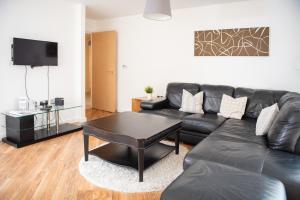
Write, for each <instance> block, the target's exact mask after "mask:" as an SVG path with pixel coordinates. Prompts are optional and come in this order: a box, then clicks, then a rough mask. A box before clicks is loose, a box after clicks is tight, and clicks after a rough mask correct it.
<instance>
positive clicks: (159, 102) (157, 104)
mask: <svg viewBox="0 0 300 200" xmlns="http://www.w3.org/2000/svg"><path fill="white" fill-rule="evenodd" d="M167 107H168V99H166V98H164V99H155V100H148V101H142V102H141V108H142V109H143V110H157V109H163V108H167Z"/></svg>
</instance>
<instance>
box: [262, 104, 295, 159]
mask: <svg viewBox="0 0 300 200" xmlns="http://www.w3.org/2000/svg"><path fill="white" fill-rule="evenodd" d="M268 142H269V146H270V148H272V149H278V150H282V151H288V152H291V153H296V154H300V101H289V102H287V103H285V104H284V105H283V106H282V108H281V109H280V112H279V114H278V116H277V118H276V119H275V121H274V122H273V124H272V126H271V128H270V130H269V132H268Z"/></svg>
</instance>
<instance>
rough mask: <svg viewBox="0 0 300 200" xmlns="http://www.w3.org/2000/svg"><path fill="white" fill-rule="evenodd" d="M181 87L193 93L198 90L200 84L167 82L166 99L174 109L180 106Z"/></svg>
mask: <svg viewBox="0 0 300 200" xmlns="http://www.w3.org/2000/svg"><path fill="white" fill-rule="evenodd" d="M183 89H185V90H187V91H189V92H190V93H191V94H193V95H195V94H197V93H198V92H200V85H199V84H194V83H169V84H168V87H167V99H168V100H169V105H170V106H171V107H173V108H176V109H179V108H180V107H181V100H182V90H183Z"/></svg>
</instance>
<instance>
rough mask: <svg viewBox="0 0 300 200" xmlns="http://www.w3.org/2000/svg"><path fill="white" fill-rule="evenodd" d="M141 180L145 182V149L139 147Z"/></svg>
mask: <svg viewBox="0 0 300 200" xmlns="http://www.w3.org/2000/svg"><path fill="white" fill-rule="evenodd" d="M138 164H139V181H140V182H143V174H144V149H138Z"/></svg>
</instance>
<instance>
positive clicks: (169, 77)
mask: <svg viewBox="0 0 300 200" xmlns="http://www.w3.org/2000/svg"><path fill="white" fill-rule="evenodd" d="M299 21H300V1H299V0H253V1H246V2H237V3H230V4H222V5H213V6H206V7H199V8H192V9H181V10H176V11H174V12H173V19H172V20H171V21H168V22H156V21H149V20H146V19H143V18H142V17H141V15H139V16H129V17H122V18H116V19H111V20H104V21H99V22H98V25H97V29H96V30H97V31H105V30H117V32H118V110H119V111H124V110H130V102H131V101H130V99H131V98H132V97H136V96H143V95H144V93H143V88H144V87H145V86H146V85H152V86H154V89H155V91H156V93H157V94H162V95H163V94H165V88H166V85H167V83H168V82H172V81H181V82H197V83H208V84H227V85H232V86H243V87H251V88H265V89H285V90H291V91H298V92H300V69H299V68H300V66H299V65H300V62H299V58H300V50H299V36H300V26H299ZM91 24H92V27H89V26H91ZM257 26H269V27H270V31H271V33H270V56H268V57H194V56H193V53H194V48H193V45H194V31H197V30H210V29H220V28H242V27H244V28H246V27H257ZM87 30H92V31H95V24H94V22H93V23H90V24H87ZM122 65H127V68H123V67H122ZM297 68H298V69H297Z"/></svg>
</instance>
